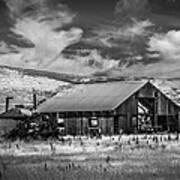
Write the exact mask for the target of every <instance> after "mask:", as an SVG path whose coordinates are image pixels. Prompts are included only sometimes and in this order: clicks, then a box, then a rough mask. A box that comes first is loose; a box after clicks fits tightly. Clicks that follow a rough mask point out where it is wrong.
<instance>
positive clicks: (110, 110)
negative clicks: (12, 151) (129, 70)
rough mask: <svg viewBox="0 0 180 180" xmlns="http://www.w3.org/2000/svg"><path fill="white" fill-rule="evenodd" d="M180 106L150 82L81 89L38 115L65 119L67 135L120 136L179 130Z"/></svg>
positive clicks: (49, 103) (55, 100) (43, 106)
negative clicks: (132, 133) (96, 132)
mask: <svg viewBox="0 0 180 180" xmlns="http://www.w3.org/2000/svg"><path fill="white" fill-rule="evenodd" d="M179 109H180V108H179V106H178V105H177V104H176V103H175V102H174V101H172V100H171V99H170V98H168V97H167V96H166V95H165V94H164V93H163V92H162V91H161V90H160V89H158V88H157V87H156V86H154V85H153V84H152V83H151V82H149V81H148V82H147V81H119V82H108V83H95V84H85V85H78V86H77V87H76V88H75V89H74V90H72V91H68V92H67V93H65V94H62V95H61V96H54V97H53V98H51V99H49V100H47V101H46V102H44V103H43V104H41V105H40V106H39V107H38V109H37V111H38V112H39V113H41V114H42V115H46V116H47V115H49V116H50V117H51V118H50V119H51V120H55V121H56V120H57V121H58V119H61V120H62V119H63V120H64V127H65V134H71V135H77V134H81V135H85V134H88V133H90V131H94V130H96V131H98V132H101V133H102V134H105V135H108V134H119V132H120V131H122V130H123V131H124V132H127V133H130V132H138V131H141V132H142V131H151V130H156V131H157V130H162V131H163V130H171V131H175V130H178V129H179V128H178V127H179V121H178V114H179Z"/></svg>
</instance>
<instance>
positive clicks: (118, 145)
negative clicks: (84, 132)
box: [0, 135, 180, 180]
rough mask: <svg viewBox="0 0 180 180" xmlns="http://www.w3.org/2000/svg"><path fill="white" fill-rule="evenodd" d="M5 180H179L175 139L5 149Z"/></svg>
mask: <svg viewBox="0 0 180 180" xmlns="http://www.w3.org/2000/svg"><path fill="white" fill-rule="evenodd" d="M0 154H1V158H0V172H1V173H0V176H1V179H3V180H41V179H43V180H119V179H123V180H137V179H138V180H141V179H146V180H152V179H153V180H154V179H155V180H171V179H172V180H176V179H180V171H179V169H180V141H179V140H178V139H176V135H171V136H168V135H148V136H147V135H139V136H133V135H132V136H123V137H121V138H119V137H111V138H110V137H103V138H102V139H93V140H92V139H86V138H81V139H79V138H77V139H73V138H70V137H67V138H66V139H65V141H63V142H55V141H52V140H51V141H49V142H28V143H25V142H19V141H16V142H13V143H12V142H9V143H8V142H5V143H3V142H2V143H1V144H0Z"/></svg>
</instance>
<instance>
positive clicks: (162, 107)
mask: <svg viewBox="0 0 180 180" xmlns="http://www.w3.org/2000/svg"><path fill="white" fill-rule="evenodd" d="M155 94H157V97H156V98H157V114H158V115H167V114H169V115H174V114H178V111H179V109H180V108H178V107H177V106H176V105H175V104H174V103H173V102H172V101H171V100H170V99H168V98H167V97H166V96H165V95H164V94H163V93H161V92H160V91H159V90H158V89H157V88H155V87H154V86H152V85H151V84H150V83H148V84H147V85H146V86H144V87H143V88H142V89H140V90H139V92H138V97H150V98H155V96H156V95H155Z"/></svg>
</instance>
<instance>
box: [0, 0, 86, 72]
mask: <svg viewBox="0 0 180 180" xmlns="http://www.w3.org/2000/svg"><path fill="white" fill-rule="evenodd" d="M7 5H8V7H9V9H10V11H11V16H13V18H14V19H15V20H16V23H15V25H14V26H13V27H12V28H11V31H12V32H13V33H14V34H16V35H18V36H20V37H21V38H22V39H25V40H28V41H30V42H31V43H32V44H33V47H31V48H27V47H24V48H22V47H18V46H16V51H18V52H19V53H18V54H6V55H3V56H1V59H0V63H1V64H3V65H8V66H15V67H23V68H34V69H41V70H42V69H46V70H49V69H51V70H52V71H53V69H52V68H50V67H54V68H55V70H56V71H58V69H57V67H59V68H60V67H61V66H64V64H65V63H64V62H63V61H64V58H63V56H62V51H63V50H64V49H65V48H66V47H68V46H69V45H72V44H74V43H76V42H79V41H80V39H81V37H82V34H83V30H82V29H80V28H78V27H70V28H66V30H65V29H63V27H64V26H65V25H66V24H71V23H72V22H73V20H74V17H75V16H76V15H75V14H74V13H73V12H71V11H70V10H69V8H68V7H67V6H65V5H62V4H60V3H59V1H58V0H52V1H50V0H32V1H30V0H27V1H24V0H8V1H7ZM11 48H12V47H11ZM13 48H15V47H13ZM1 49H6V52H8V49H9V50H10V47H8V46H7V45H6V43H4V44H2V45H1ZM57 60H58V61H57ZM54 64H56V66H55V65H54ZM68 68H69V69H70V70H71V71H72V69H73V66H72V67H70V66H68ZM60 69H61V68H60Z"/></svg>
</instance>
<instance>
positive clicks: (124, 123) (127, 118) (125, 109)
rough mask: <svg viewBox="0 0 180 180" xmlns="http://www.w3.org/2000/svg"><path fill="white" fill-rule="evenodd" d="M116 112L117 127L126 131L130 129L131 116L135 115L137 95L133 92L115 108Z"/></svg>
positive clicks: (136, 112)
mask: <svg viewBox="0 0 180 180" xmlns="http://www.w3.org/2000/svg"><path fill="white" fill-rule="evenodd" d="M116 113H117V115H118V116H119V121H120V122H119V128H120V129H123V130H124V131H126V132H131V131H132V121H131V120H132V118H133V117H134V116H136V117H137V114H138V109H137V96H136V94H134V95H133V96H131V97H130V98H129V99H128V100H127V101H125V102H124V103H123V104H122V105H121V106H119V107H118V108H117V109H116Z"/></svg>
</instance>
